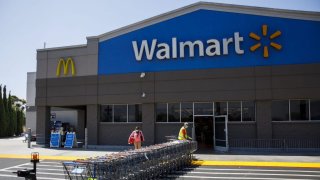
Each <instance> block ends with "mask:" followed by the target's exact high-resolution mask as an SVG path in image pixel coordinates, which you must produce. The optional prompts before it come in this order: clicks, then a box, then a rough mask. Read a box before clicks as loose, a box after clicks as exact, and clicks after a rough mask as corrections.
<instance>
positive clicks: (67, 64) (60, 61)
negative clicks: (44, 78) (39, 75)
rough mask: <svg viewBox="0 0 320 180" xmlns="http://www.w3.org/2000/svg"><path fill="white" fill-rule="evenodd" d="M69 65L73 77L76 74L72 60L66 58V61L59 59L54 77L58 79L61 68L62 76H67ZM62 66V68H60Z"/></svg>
mask: <svg viewBox="0 0 320 180" xmlns="http://www.w3.org/2000/svg"><path fill="white" fill-rule="evenodd" d="M69 64H70V65H71V74H72V76H74V75H75V74H76V69H75V67H74V62H73V59H72V58H70V57H69V58H67V59H66V60H64V59H63V58H60V59H59V62H58V65H57V70H56V76H57V77H59V76H60V71H61V68H63V74H64V75H67V74H68V68H69ZM61 65H62V67H61Z"/></svg>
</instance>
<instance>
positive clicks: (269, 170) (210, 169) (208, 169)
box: [185, 168, 320, 174]
mask: <svg viewBox="0 0 320 180" xmlns="http://www.w3.org/2000/svg"><path fill="white" fill-rule="evenodd" d="M185 169H186V170H205V171H254V172H297V173H298V172H299V173H318V174H320V171H319V170H314V171H310V170H308V171H301V170H290V169H288V170H286V169H283V170H281V169H221V168H217V169H214V168H185Z"/></svg>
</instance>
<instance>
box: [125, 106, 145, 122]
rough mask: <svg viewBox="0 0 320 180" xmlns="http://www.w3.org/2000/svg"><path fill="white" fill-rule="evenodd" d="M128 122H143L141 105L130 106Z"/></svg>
mask: <svg viewBox="0 0 320 180" xmlns="http://www.w3.org/2000/svg"><path fill="white" fill-rule="evenodd" d="M128 122H142V111H141V104H133V105H128Z"/></svg>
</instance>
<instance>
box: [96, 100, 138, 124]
mask: <svg viewBox="0 0 320 180" xmlns="http://www.w3.org/2000/svg"><path fill="white" fill-rule="evenodd" d="M115 105H126V109H127V118H126V121H125V122H115V121H114V106H115ZM129 105H142V104H141V103H136V104H120V103H119V104H100V107H101V106H112V122H104V121H101V112H100V113H99V114H100V115H99V120H100V121H99V123H106V124H124V123H126V124H130V123H142V119H141V122H129ZM100 110H101V108H100ZM141 113H142V106H141Z"/></svg>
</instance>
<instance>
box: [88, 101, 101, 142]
mask: <svg viewBox="0 0 320 180" xmlns="http://www.w3.org/2000/svg"><path fill="white" fill-rule="evenodd" d="M98 122H99V121H98V105H96V104H93V105H87V130H88V145H98Z"/></svg>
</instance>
